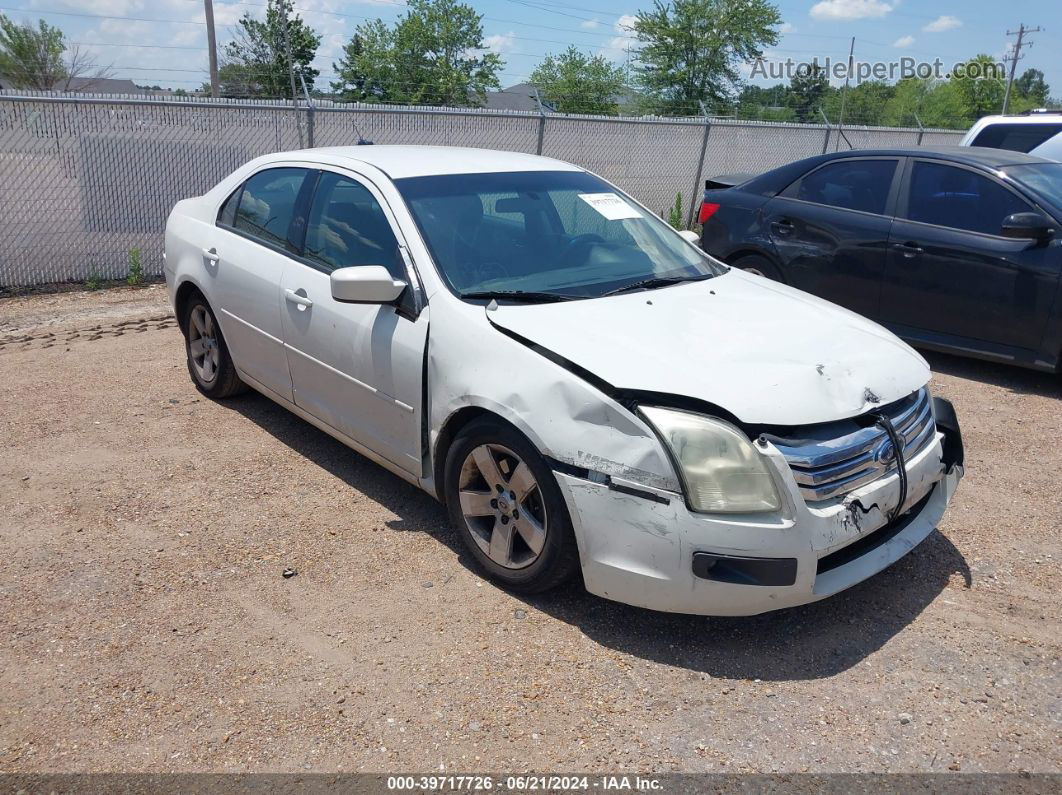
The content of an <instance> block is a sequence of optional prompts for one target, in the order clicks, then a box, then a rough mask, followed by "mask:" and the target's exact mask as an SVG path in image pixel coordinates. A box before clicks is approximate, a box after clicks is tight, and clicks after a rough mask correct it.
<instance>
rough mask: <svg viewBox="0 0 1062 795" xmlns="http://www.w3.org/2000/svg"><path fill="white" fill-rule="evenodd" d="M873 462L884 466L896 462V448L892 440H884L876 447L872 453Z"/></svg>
mask: <svg viewBox="0 0 1062 795" xmlns="http://www.w3.org/2000/svg"><path fill="white" fill-rule="evenodd" d="M874 460H875V461H876V462H877V463H879V464H886V465H887V464H891V463H892V462H893V461H895V460H896V447H895V446H894V445H893V443H892V439H886V440H885V441H884V442H882V443H881V444H879V445H878V448H877V449H876V450H875V451H874Z"/></svg>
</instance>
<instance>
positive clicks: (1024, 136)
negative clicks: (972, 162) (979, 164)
mask: <svg viewBox="0 0 1062 795" xmlns="http://www.w3.org/2000/svg"><path fill="white" fill-rule="evenodd" d="M1059 133H1062V122H1059V123H1058V124H1006V123H1003V124H989V125H988V126H987V127H985V128H984V129H983V130H981V132H979V133H977V137H976V138H974V139H973V143H972V144H970V145H971V146H986V147H988V148H990V149H1009V150H1010V151H1012V152H1030V151H1032V150H1033V149H1035V148H1036V147H1038V146H1039V145H1040V144H1042V143H1043V142H1044V141H1047V140H1049V139H1051V138H1053V137H1055V136H1056V135H1058V134H1059Z"/></svg>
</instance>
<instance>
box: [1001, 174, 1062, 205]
mask: <svg viewBox="0 0 1062 795" xmlns="http://www.w3.org/2000/svg"><path fill="white" fill-rule="evenodd" d="M1005 171H1006V172H1007V175H1008V176H1009V177H1010V178H1011V179H1013V180H1014V181H1015V182H1017V183H1019V184H1021V185H1024V186H1025V187H1026V188H1028V189H1029V190H1031V191H1033V192H1034V193H1036V194H1038V195H1039V196H1041V197H1043V198H1044V199H1045V200H1046V201H1047V202H1048V203H1049V204H1051V205H1053V206H1054V208H1055V209H1056V210H1062V163H1035V164H1033V163H1030V164H1028V165H1024V166H1007V168H1006V169H1005Z"/></svg>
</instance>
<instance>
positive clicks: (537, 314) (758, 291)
mask: <svg viewBox="0 0 1062 795" xmlns="http://www.w3.org/2000/svg"><path fill="white" fill-rule="evenodd" d="M487 317H488V319H489V320H490V322H491V323H492V324H494V325H495V326H497V327H499V328H501V329H504V330H506V331H509V332H512V333H513V334H516V335H519V336H520V337H522V338H524V339H526V340H528V341H530V342H532V343H535V344H537V345H540V346H542V347H543V348H546V349H548V350H549V351H551V352H553V353H555V354H557V355H559V356H561V357H563V358H564V359H567V360H568V361H570V362H572V363H573V364H575V365H578V366H579V367H580V368H583V370H585V371H587V372H589V373H591V374H593V375H594V376H596V377H597V378H600V379H602V380H603V381H605V382H607V383H608V384H610V385H611V386H613V387H616V388H619V389H628V390H641V391H647V392H658V393H664V394H669V395H679V396H685V397H689V398H695V399H699V400H703V401H707V402H709V403H713V404H715V405H717V406H719V407H721V408H723V409H725V410H727V411H729V412H730V413H731V414H733V415H734V416H735V417H737V418H738V419H740V420H742V421H743V422H746V423H754V424H768V425H805V424H812V423H820V422H831V421H834V420H839V419H844V418H847V417H852V416H855V415H857V414H861V413H863V412H866V411H870V410H871V409H873V408H874V407H876V406H879V405H882V404H885V403H890V402H892V401H894V400H899V399H900V398H902V397H905V396H907V395H909V394H910V393H911V392H913V391H915V390H916V389H919V388H920V387H922V386H924V385H925V384H926V383H927V382H928V381H929V377H930V372H929V365H928V364H927V363H926V361H925V359H923V358H922V357H921V356H919V355H918V353H916V352H915V351H914V350H913V349H912V348H910V347H909V346H908V345H906V344H905V343H904V342H902V341H901V340H900V339H898V338H897V337H896V336H894V335H893V334H892V333H890V332H889V331H887V330H885V329H884V328H882V327H881V326H879V325H877V324H876V323H873V322H871V321H869V320H867V319H866V318H863V317H860V316H859V315H856V314H854V313H852V312H849V311H848V310H846V309H842V308H841V307H838V306H836V305H835V304H831V303H829V302H827V301H823V300H821V299H819V298H816V297H814V296H811V295H808V294H807V293H803V292H801V291H799V290H795V289H793V288H790V287H786V286H784V285H781V284H777V283H775V282H770V281H767V280H765V279H763V278H761V277H759V276H751V275H748V274H745V273H743V272H741V271H734V270H731V271H730V272H728V273H726V274H724V275H722V276H718V277H716V278H712V279H708V280H705V281H701V282H690V283H685V284H680V285H677V286H673V287H665V288H660V289H656V290H646V291H640V292H634V293H625V294H621V295H616V296H610V297H607V298H595V299H590V300H582V301H571V302H564V303H555V304H534V305H508V304H507V305H504V306H499V307H497V308H496V309H493V310H488V311H487Z"/></svg>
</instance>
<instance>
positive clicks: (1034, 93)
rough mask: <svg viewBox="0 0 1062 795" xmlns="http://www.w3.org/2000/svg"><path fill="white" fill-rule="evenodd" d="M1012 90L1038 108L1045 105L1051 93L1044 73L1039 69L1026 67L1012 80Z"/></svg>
mask: <svg viewBox="0 0 1062 795" xmlns="http://www.w3.org/2000/svg"><path fill="white" fill-rule="evenodd" d="M1014 90H1015V91H1016V92H1017V94H1018V96H1020V97H1024V98H1025V99H1027V100H1029V101H1030V102H1032V103H1033V105H1034V106H1036V107H1038V108H1042V107H1045V106H1046V105H1047V103H1048V100H1049V98H1050V94H1051V87H1050V86H1049V85H1047V81H1045V80H1044V73H1043V72H1041V71H1040V70H1039V69H1026V70H1025V71H1024V72H1022V73H1021V76H1020V77H1019V78H1018V79H1017V80H1015V81H1014Z"/></svg>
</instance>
